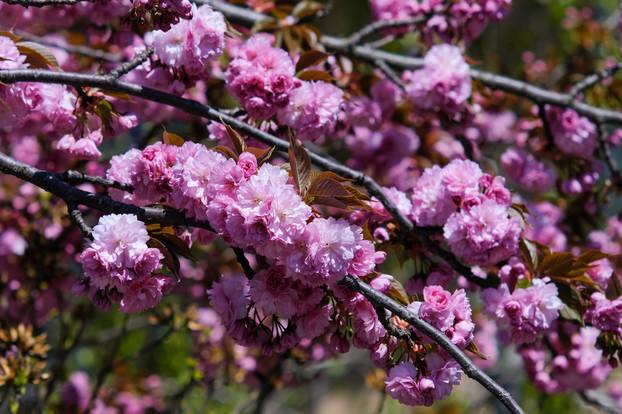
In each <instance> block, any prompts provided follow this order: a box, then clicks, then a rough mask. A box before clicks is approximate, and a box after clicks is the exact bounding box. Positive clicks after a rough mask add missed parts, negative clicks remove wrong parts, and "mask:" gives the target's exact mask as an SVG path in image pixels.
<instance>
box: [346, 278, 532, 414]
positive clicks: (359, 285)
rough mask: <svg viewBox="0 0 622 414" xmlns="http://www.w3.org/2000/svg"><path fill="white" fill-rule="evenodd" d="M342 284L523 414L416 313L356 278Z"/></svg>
mask: <svg viewBox="0 0 622 414" xmlns="http://www.w3.org/2000/svg"><path fill="white" fill-rule="evenodd" d="M343 284H345V285H346V286H349V287H351V288H352V289H354V290H356V291H357V292H360V293H361V294H363V295H364V296H365V297H366V298H367V299H368V300H369V301H370V302H372V303H373V304H374V305H377V306H381V307H383V308H384V309H387V310H389V311H391V312H392V313H393V314H395V315H397V316H399V317H400V318H402V319H404V320H405V321H406V322H408V323H410V324H411V325H412V326H414V327H415V328H417V329H418V330H419V331H421V332H423V333H424V334H425V335H426V336H428V337H429V338H430V339H432V340H433V341H434V342H435V343H437V344H438V345H439V346H440V347H441V348H443V349H444V350H445V351H447V353H448V354H449V355H451V356H452V357H453V358H454V359H455V360H456V362H457V363H458V364H459V365H460V366H461V367H462V369H463V370H464V372H465V374H466V375H467V376H469V377H470V378H473V379H474V380H475V381H477V382H479V383H480V384H482V385H483V386H484V388H486V389H487V390H488V391H489V392H490V393H491V394H493V395H494V396H495V397H497V399H498V400H499V401H501V403H503V405H505V407H506V408H507V409H508V411H510V412H511V413H522V412H523V410H522V409H521V407H520V406H519V405H518V403H517V402H516V401H515V400H514V398H513V397H512V395H510V393H509V392H508V391H507V390H505V389H504V388H503V387H501V386H500V385H499V384H497V383H496V382H495V381H494V380H493V379H492V378H490V377H489V376H488V375H487V374H486V373H485V372H483V371H482V370H481V369H479V368H478V367H477V366H476V365H475V364H473V362H472V361H471V360H470V359H469V357H468V356H466V355H465V353H464V352H462V350H461V349H460V348H458V347H457V346H456V345H454V344H453V343H452V342H451V341H450V340H449V338H448V337H447V336H445V335H444V334H443V333H442V332H440V331H439V330H437V329H436V328H435V327H433V326H432V325H430V324H429V323H428V322H426V321H424V320H422V319H420V318H419V316H418V315H416V314H415V313H414V312H412V311H410V310H409V309H407V308H406V307H404V306H403V305H401V304H399V303H397V302H396V301H395V300H393V299H391V298H390V297H388V296H386V295H385V294H383V293H381V292H378V291H377V290H375V289H374V288H372V287H371V286H369V285H368V284H366V283H364V282H362V281H361V280H360V279H357V278H355V277H353V276H346V277H345V278H344V279H343Z"/></svg>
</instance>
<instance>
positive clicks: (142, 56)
mask: <svg viewBox="0 0 622 414" xmlns="http://www.w3.org/2000/svg"><path fill="white" fill-rule="evenodd" d="M152 53H153V48H151V47H148V48H146V49H145V50H143V51H142V52H140V53H138V54H136V56H134V58H133V59H132V60H130V61H128V62H125V63H123V64H121V65H119V67H117V68H115V69H114V70H112V71H110V74H109V76H111V77H113V78H116V79H118V78H120V77H121V76H123V75H125V74H126V73H129V72H131V71H133V70H134V69H136V68H137V67H139V66H140V65H142V64H143V63H144V62H146V61H147V60H148V59H149V57H150V56H151V54H152Z"/></svg>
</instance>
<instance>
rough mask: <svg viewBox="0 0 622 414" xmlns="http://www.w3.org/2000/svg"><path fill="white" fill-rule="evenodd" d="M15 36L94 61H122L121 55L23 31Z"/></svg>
mask: <svg viewBox="0 0 622 414" xmlns="http://www.w3.org/2000/svg"><path fill="white" fill-rule="evenodd" d="M0 1H3V0H0ZM15 34H16V35H18V36H19V37H21V38H23V39H26V40H28V41H30V42H35V43H39V44H42V45H44V46H48V47H52V48H56V49H61V50H64V51H66V52H69V53H74V54H76V55H82V56H86V57H90V58H93V59H99V60H105V61H108V62H120V61H121V56H120V55H115V54H114V53H109V52H105V51H103V50H99V49H91V48H90V47H88V46H83V45H72V44H69V43H67V44H60V43H57V42H55V41H53V40H50V39H47V38H45V37H41V36H35V35H33V34H31V33H28V32H24V31H21V30H15Z"/></svg>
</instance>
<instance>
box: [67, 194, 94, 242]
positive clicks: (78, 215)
mask: <svg viewBox="0 0 622 414" xmlns="http://www.w3.org/2000/svg"><path fill="white" fill-rule="evenodd" d="M67 210H69V217H71V219H72V220H73V222H74V223H75V224H76V226H78V227H79V228H80V230H81V231H82V233H84V236H86V237H87V238H91V233H93V229H91V228H90V227H89V225H88V224H86V222H85V221H84V217H83V216H82V212H80V209H79V208H78V207H77V206H76V205H75V204H73V203H71V204H70V203H67Z"/></svg>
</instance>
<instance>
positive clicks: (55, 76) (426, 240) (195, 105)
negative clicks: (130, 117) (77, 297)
mask: <svg viewBox="0 0 622 414" xmlns="http://www.w3.org/2000/svg"><path fill="white" fill-rule="evenodd" d="M0 82H4V83H16V82H42V83H60V84H65V85H71V86H74V87H97V88H101V89H103V90H109V91H114V92H123V93H126V94H128V95H132V96H136V97H139V98H142V99H146V100H150V101H154V102H158V103H160V104H164V105H168V106H172V107H175V108H178V109H180V110H182V111H184V112H187V113H189V114H192V115H197V116H200V117H203V118H207V119H210V120H212V121H216V122H226V123H227V124H229V125H230V126H231V127H232V128H234V129H236V130H238V131H240V132H243V133H245V134H247V135H249V136H252V137H253V138H256V139H258V140H259V141H262V142H263V143H265V144H268V145H270V146H274V147H275V148H276V149H278V150H280V151H284V152H287V150H288V149H289V143H288V142H287V141H284V140H282V139H280V138H278V137H276V136H274V135H271V134H269V133H267V132H265V131H262V130H260V129H258V128H255V127H253V126H251V125H249V124H247V123H245V122H242V121H240V120H239V119H237V118H235V117H232V116H230V115H228V114H226V113H224V112H222V111H219V110H217V109H215V108H212V107H211V106H208V105H203V104H201V103H200V102H197V101H194V100H191V99H186V98H182V97H180V96H177V95H173V94H170V93H167V92H162V91H159V90H157V89H152V88H148V87H145V86H141V85H136V84H133V83H128V82H124V81H120V80H118V79H115V78H114V77H111V76H107V75H91V74H80V73H71V72H54V71H48V70H33V69H19V70H0ZM306 151H307V153H308V154H309V158H310V159H311V161H312V162H313V164H315V165H316V166H318V167H319V168H322V169H324V170H327V171H331V172H334V173H336V174H339V175H341V176H342V177H344V178H348V179H350V180H352V181H353V182H354V183H355V184H357V185H360V186H362V187H364V188H366V189H367V191H368V192H369V194H370V195H372V196H374V197H376V198H377V199H378V201H380V203H382V205H383V206H384V207H385V208H386V209H387V211H388V212H389V213H390V214H391V215H392V216H393V217H394V218H395V220H396V222H397V223H398V224H399V226H400V232H401V234H402V236H404V237H406V238H410V237H414V238H416V239H418V240H419V241H421V242H422V243H423V244H424V245H425V246H426V247H427V248H428V249H429V250H430V251H431V252H432V253H434V254H435V255H437V256H439V257H441V258H443V259H444V260H446V261H447V262H448V263H449V264H450V265H451V266H452V267H453V268H454V269H455V270H456V271H457V272H458V273H460V274H461V275H463V276H464V277H466V278H467V279H468V280H469V281H471V282H473V283H475V284H477V285H479V286H481V287H490V286H495V285H496V284H498V282H497V281H496V280H494V279H490V280H488V279H481V278H479V277H477V276H475V275H474V274H473V272H472V271H471V269H470V268H468V267H467V266H465V265H463V264H461V263H460V262H459V261H458V260H457V259H456V258H455V257H454V256H453V255H452V254H451V253H450V252H448V251H446V250H444V249H442V248H441V247H440V246H438V245H437V244H436V243H435V242H433V241H432V240H431V239H430V237H429V235H430V232H429V231H426V230H425V229H421V228H416V227H415V225H414V223H413V222H412V221H411V220H410V219H409V218H408V217H407V216H406V215H405V214H403V213H402V212H401V211H400V210H399V209H398V208H397V206H396V205H395V203H393V202H392V201H391V200H390V199H389V198H388V197H387V196H386V195H385V194H384V192H383V190H382V187H381V186H380V185H379V184H378V183H377V182H376V181H375V180H374V179H373V178H371V177H369V176H367V175H365V174H363V173H362V172H360V171H357V170H354V169H352V168H349V167H346V166H345V165H343V164H341V163H339V162H337V161H334V160H330V159H328V158H326V157H323V156H321V155H319V154H317V153H315V152H313V151H309V150H306ZM48 191H49V190H48ZM134 214H136V213H134ZM156 221H157V220H156ZM415 230H417V231H415Z"/></svg>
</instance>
